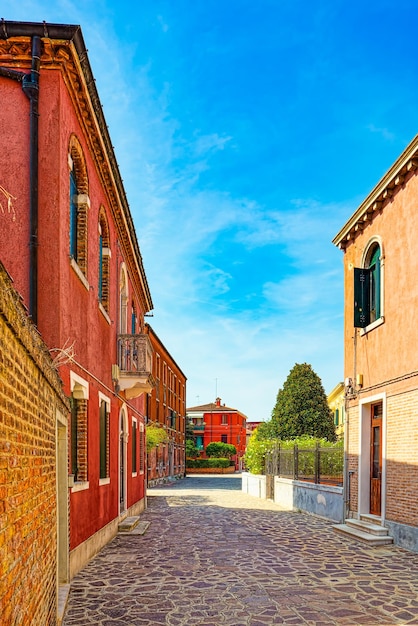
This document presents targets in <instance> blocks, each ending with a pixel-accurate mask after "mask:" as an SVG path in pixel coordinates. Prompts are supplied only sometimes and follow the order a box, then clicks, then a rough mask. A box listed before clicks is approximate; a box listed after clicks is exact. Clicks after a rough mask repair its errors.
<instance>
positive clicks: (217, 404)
mask: <svg viewBox="0 0 418 626" xmlns="http://www.w3.org/2000/svg"><path fill="white" fill-rule="evenodd" d="M216 406H221V399H220V398H216Z"/></svg>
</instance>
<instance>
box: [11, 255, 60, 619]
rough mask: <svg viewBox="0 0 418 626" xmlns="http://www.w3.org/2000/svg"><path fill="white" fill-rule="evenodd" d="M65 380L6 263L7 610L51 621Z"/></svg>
mask: <svg viewBox="0 0 418 626" xmlns="http://www.w3.org/2000/svg"><path fill="white" fill-rule="evenodd" d="M57 410H59V411H60V412H61V413H62V414H64V415H68V405H67V404H66V399H65V397H64V396H63V394H62V390H61V383H60V380H59V378H58V376H57V374H56V372H55V370H54V369H53V368H52V367H51V361H50V357H49V353H48V351H47V350H46V348H45V346H44V344H43V342H42V340H41V338H40V336H39V334H38V333H37V331H36V328H35V327H34V325H33V324H32V323H31V321H30V320H29V319H28V317H27V314H26V311H25V309H24V308H23V306H22V305H21V302H20V300H19V297H18V296H17V294H16V292H15V291H14V289H13V287H12V283H11V281H10V279H9V277H8V276H7V274H6V272H5V271H4V268H3V266H2V265H1V263H0V615H1V624H2V626H11V625H13V626H16V625H18V624H19V625H20V624H22V625H23V624H30V625H31V626H38V625H39V626H50V625H52V624H55V623H56V614H57V501H56V448H55V446H56V412H57Z"/></svg>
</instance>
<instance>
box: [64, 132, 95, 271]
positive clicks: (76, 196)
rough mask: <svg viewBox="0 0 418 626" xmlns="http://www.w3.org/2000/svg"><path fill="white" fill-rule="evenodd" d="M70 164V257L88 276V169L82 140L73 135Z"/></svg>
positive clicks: (69, 157) (69, 156) (70, 147)
mask: <svg viewBox="0 0 418 626" xmlns="http://www.w3.org/2000/svg"><path fill="white" fill-rule="evenodd" d="M68 166H69V169H70V181H69V185H70V250H69V252H70V257H71V259H72V260H73V261H74V262H75V264H76V265H77V267H78V269H79V270H80V271H81V274H82V275H83V276H84V277H87V218H88V209H89V206H90V199H89V196H88V178H87V169H86V164H85V160H84V155H83V150H82V148H81V145H80V142H79V141H78V139H77V138H76V137H75V136H74V135H73V136H72V137H71V140H70V146H69V155H68Z"/></svg>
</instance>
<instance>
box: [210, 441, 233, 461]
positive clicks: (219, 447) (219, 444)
mask: <svg viewBox="0 0 418 626" xmlns="http://www.w3.org/2000/svg"><path fill="white" fill-rule="evenodd" d="M205 452H206V455H207V456H211V457H217V458H218V459H225V458H228V459H230V458H231V456H233V455H234V454H236V453H237V449H236V447H235V446H233V445H232V443H224V442H223V441H212V443H210V444H208V445H207V446H206V450H205Z"/></svg>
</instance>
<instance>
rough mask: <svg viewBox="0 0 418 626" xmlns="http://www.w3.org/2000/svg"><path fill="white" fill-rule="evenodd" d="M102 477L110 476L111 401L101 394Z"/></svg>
mask: <svg viewBox="0 0 418 626" xmlns="http://www.w3.org/2000/svg"><path fill="white" fill-rule="evenodd" d="M99 402H100V404H99V430H100V433H99V437H100V478H108V477H109V475H110V474H109V415H110V402H109V400H108V399H107V398H104V397H103V396H102V394H99Z"/></svg>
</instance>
